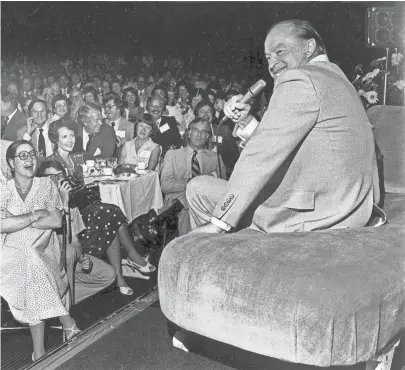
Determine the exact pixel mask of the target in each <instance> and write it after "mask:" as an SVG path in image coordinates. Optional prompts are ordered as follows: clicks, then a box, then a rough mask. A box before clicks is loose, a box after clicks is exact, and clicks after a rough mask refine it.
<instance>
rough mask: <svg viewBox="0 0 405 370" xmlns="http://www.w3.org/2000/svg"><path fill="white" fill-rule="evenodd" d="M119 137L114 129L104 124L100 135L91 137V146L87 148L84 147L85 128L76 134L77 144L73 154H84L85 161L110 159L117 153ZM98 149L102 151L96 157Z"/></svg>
mask: <svg viewBox="0 0 405 370" xmlns="http://www.w3.org/2000/svg"><path fill="white" fill-rule="evenodd" d="M116 141H117V137H116V136H115V131H114V129H113V128H112V127H111V126H109V125H107V124H105V123H103V124H102V126H101V130H100V132H99V133H98V134H94V135H90V140H89V144H88V145H87V150H86V148H84V147H83V128H82V129H80V126H79V129H78V132H77V133H76V144H75V147H74V149H73V152H79V153H83V159H84V160H87V159H94V158H97V157H102V158H108V157H112V156H113V155H114V152H115V146H116ZM97 149H100V152H101V153H100V154H97V155H95V153H96V151H97Z"/></svg>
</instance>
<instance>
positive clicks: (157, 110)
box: [148, 95, 181, 158]
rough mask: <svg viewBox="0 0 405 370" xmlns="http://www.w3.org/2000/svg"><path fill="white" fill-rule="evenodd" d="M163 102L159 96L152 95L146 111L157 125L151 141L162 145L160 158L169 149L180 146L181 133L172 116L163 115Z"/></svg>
mask: <svg viewBox="0 0 405 370" xmlns="http://www.w3.org/2000/svg"><path fill="white" fill-rule="evenodd" d="M164 109H165V103H164V101H163V99H162V98H161V97H160V96H157V95H155V96H152V97H151V98H150V100H149V102H148V112H149V113H150V115H151V116H152V119H153V121H154V122H155V123H156V125H157V127H158V131H157V133H156V137H155V138H154V139H153V141H154V142H155V143H156V144H159V145H160V146H161V147H162V158H164V156H165V154H166V152H167V151H168V150H169V149H178V148H180V147H181V135H180V131H179V127H178V125H177V121H176V119H175V118H174V117H168V116H163V111H164Z"/></svg>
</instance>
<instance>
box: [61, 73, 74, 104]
mask: <svg viewBox="0 0 405 370" xmlns="http://www.w3.org/2000/svg"><path fill="white" fill-rule="evenodd" d="M59 86H60V92H61V94H62V95H64V96H66V98H68V99H69V98H70V91H71V87H70V86H69V79H68V77H67V76H66V75H65V74H62V75H61V76H60V77H59Z"/></svg>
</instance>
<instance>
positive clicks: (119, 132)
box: [115, 130, 125, 139]
mask: <svg viewBox="0 0 405 370" xmlns="http://www.w3.org/2000/svg"><path fill="white" fill-rule="evenodd" d="M115 134H116V135H117V136H119V137H122V138H123V139H125V131H122V130H117V131H116V132H115Z"/></svg>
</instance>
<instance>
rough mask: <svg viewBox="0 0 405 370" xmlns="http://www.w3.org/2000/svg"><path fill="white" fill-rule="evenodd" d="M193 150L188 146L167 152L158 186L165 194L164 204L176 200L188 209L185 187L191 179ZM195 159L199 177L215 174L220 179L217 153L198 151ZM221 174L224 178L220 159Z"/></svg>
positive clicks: (223, 167) (223, 169)
mask: <svg viewBox="0 0 405 370" xmlns="http://www.w3.org/2000/svg"><path fill="white" fill-rule="evenodd" d="M192 156H193V149H192V148H191V147H190V146H187V147H185V148H180V149H174V150H169V151H168V152H167V153H166V156H165V158H164V161H163V163H162V166H161V175H160V184H161V188H162V192H163V193H164V194H165V204H171V203H172V202H174V201H175V200H176V199H178V200H180V202H181V203H182V204H183V206H184V207H185V208H188V203H187V199H186V186H187V183H188V181H189V180H190V179H191V177H192V176H191V158H192ZM197 159H198V162H199V164H200V171H201V175H207V174H211V173H212V172H215V173H216V175H217V176H218V177H220V171H219V164H218V156H217V153H215V152H213V151H211V150H208V149H202V150H199V151H198V154H197ZM220 166H221V174H222V176H225V165H224V163H223V162H222V159H220Z"/></svg>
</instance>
